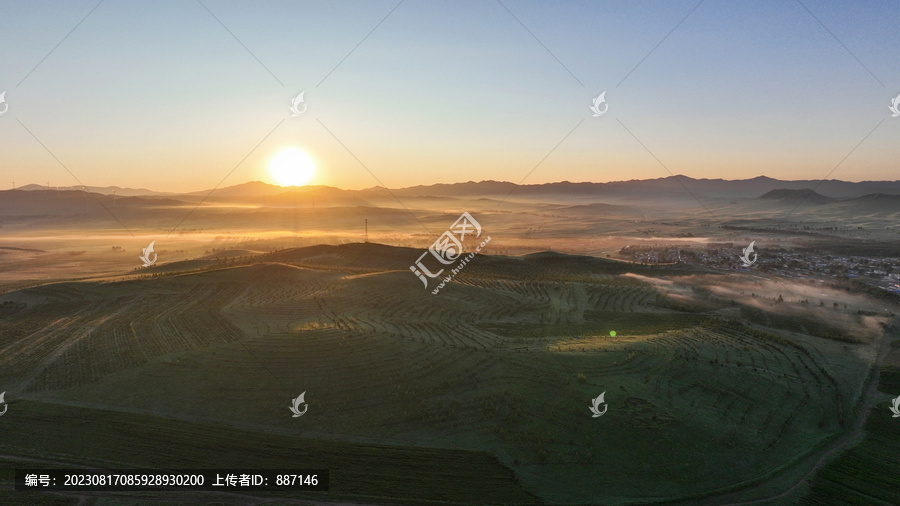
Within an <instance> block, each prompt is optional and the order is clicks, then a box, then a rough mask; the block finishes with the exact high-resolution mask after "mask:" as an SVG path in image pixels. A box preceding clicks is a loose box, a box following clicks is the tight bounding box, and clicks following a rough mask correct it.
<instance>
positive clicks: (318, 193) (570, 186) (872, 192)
mask: <svg viewBox="0 0 900 506" xmlns="http://www.w3.org/2000/svg"><path fill="white" fill-rule="evenodd" d="M85 190H86V191H87V192H88V193H93V194H94V197H95V199H96V200H98V201H100V202H101V203H103V204H104V205H108V206H124V207H132V206H137V207H142V206H177V205H180V204H186V203H194V204H196V203H200V202H201V201H202V202H207V203H235V204H247V205H252V206H264V207H296V206H310V207H333V206H374V207H379V206H384V205H386V203H388V202H391V203H396V200H397V199H401V201H402V202H409V203H410V204H411V205H415V202H416V199H423V198H426V199H451V200H452V199H460V200H473V199H486V200H494V201H498V202H500V201H509V202H515V201H516V200H526V201H532V202H535V201H537V202H547V203H555V204H562V205H596V204H597V201H598V200H601V201H603V202H605V203H608V204H610V205H612V204H626V205H627V204H630V203H631V201H632V200H637V199H653V200H655V201H663V200H669V201H670V202H675V201H680V202H696V201H700V202H705V201H723V200H730V201H732V203H735V202H733V201H734V200H735V199H753V200H756V201H760V200H763V201H770V202H777V203H780V204H788V205H790V204H791V203H802V204H806V205H823V204H833V203H840V202H846V201H848V200H851V199H868V200H867V201H866V202H861V203H868V204H871V205H875V206H876V207H879V208H886V209H890V208H893V207H895V206H897V205H898V203H900V181H863V182H859V183H852V182H847V181H838V180H828V181H808V180H807V181H781V180H778V179H772V178H768V177H765V176H760V177H756V178H753V179H743V180H732V181H729V180H725V179H693V178H689V177H685V176H672V177H666V178H659V179H645V180H631V181H616V182H610V183H571V182H568V181H562V182H558V183H546V184H534V185H517V184H514V183H510V182H504V181H480V182H474V181H469V182H466V183H453V184H434V185H428V186H411V187H406V188H397V189H391V190H389V191H388V190H386V189H385V188H382V187H372V188H366V189H362V190H342V189H339V188H333V187H330V186H301V187H281V186H277V185H272V184H268V183H263V182H261V181H251V182H248V183H243V184H238V185H234V186H228V187H224V188H218V189H216V190H214V191H212V190H205V191H198V192H190V193H183V194H173V193H162V192H154V191H152V190H147V189H134V188H120V187H117V186H112V187H91V186H88V187H86V188H85ZM32 192H33V193H32ZM35 194H37V195H35ZM29 195H32V196H33V197H34V198H39V197H38V195H47V196H48V197H49V196H54V197H57V198H59V197H62V199H61V200H55V204H54V205H57V204H64V203H65V202H66V201H71V202H69V204H70V205H71V206H72V207H73V208H75V209H78V208H79V206H80V207H83V200H79V199H82V198H83V196H84V193H83V192H82V190H81V187H68V188H60V189H59V190H57V189H55V188H54V189H53V190H49V191H48V190H47V187H46V186H41V185H27V186H23V187H21V188H18V189H16V190H7V191H0V207H5V208H10V207H12V208H13V209H15V211H14V212H13V213H14V214H18V213H17V212H16V211H19V212H21V211H24V210H25V209H24V208H27V207H29V206H28V201H29V200H32V201H33V199H32V198H31V197H29ZM80 196H81V197H80ZM32 204H37V202H32ZM387 205H389V206H390V205H392V204H387ZM62 207H68V206H66V205H63V206H62Z"/></svg>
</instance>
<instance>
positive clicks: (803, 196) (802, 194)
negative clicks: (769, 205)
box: [759, 188, 835, 204]
mask: <svg viewBox="0 0 900 506" xmlns="http://www.w3.org/2000/svg"><path fill="white" fill-rule="evenodd" d="M759 198H760V199H765V200H781V201H782V202H806V203H809V204H828V203H830V202H834V201H835V199H833V198H831V197H826V196H825V195H822V194H819V193H816V192H815V191H813V190H810V189H809V188H803V189H802V190H788V189H780V190H772V191H770V192H767V193H765V194H763V195H760V196H759Z"/></svg>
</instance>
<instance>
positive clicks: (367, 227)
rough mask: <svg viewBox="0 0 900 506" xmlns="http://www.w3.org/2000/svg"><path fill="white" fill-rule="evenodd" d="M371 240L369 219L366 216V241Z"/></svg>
mask: <svg viewBox="0 0 900 506" xmlns="http://www.w3.org/2000/svg"><path fill="white" fill-rule="evenodd" d="M368 242H369V219H368V218H366V243H368Z"/></svg>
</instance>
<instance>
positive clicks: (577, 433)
mask: <svg viewBox="0 0 900 506" xmlns="http://www.w3.org/2000/svg"><path fill="white" fill-rule="evenodd" d="M351 246H352V247H351ZM410 251H412V252H413V253H415V251H414V250H408V249H405V248H389V247H385V246H382V245H364V244H357V245H348V246H338V247H333V246H327V247H316V248H306V249H301V250H290V251H286V252H279V253H276V254H266V255H261V256H258V257H247V258H243V259H241V260H240V261H237V262H234V263H229V264H228V265H227V266H224V265H223V264H221V263H216V264H215V265H214V266H212V267H209V268H206V269H205V270H201V271H199V272H190V273H183V274H179V273H177V272H169V273H166V274H165V275H162V276H159V277H154V278H149V279H132V280H129V281H121V282H106V283H97V282H82V283H62V284H54V285H45V286H41V287H36V288H30V289H27V290H21V291H18V292H10V293H7V294H4V295H3V296H2V297H0V299H2V300H4V301H9V302H10V303H11V304H8V306H9V307H12V304H15V305H16V306H15V307H16V310H15V311H10V312H8V314H7V313H0V352H2V353H0V381H2V384H3V385H7V386H6V388H7V390H8V392H7V399H10V400H14V399H23V398H24V399H27V401H21V404H22V406H23V407H21V408H20V406H18V405H11V413H10V414H9V415H7V416H6V417H4V419H3V420H0V422H3V423H4V424H6V423H7V422H8V421H9V420H20V419H19V418H17V417H26V418H25V423H24V425H16V427H18V428H17V429H16V430H18V431H20V432H19V433H18V436H17V437H15V438H6V439H5V441H4V442H3V443H2V445H3V446H2V447H3V448H4V451H5V453H7V454H9V455H26V456H31V457H34V456H39V457H41V458H49V457H52V458H53V459H61V460H66V461H79V462H84V463H86V464H95V465H96V463H97V462H99V461H106V460H108V461H114V462H117V463H120V464H122V465H126V466H168V467H173V466H175V465H176V464H178V465H184V464H182V463H183V462H185V461H183V460H180V459H182V458H184V459H188V458H190V459H193V460H192V461H191V462H192V463H193V464H192V465H195V466H203V465H219V463H221V462H224V461H223V458H224V459H226V460H227V458H226V457H222V454H220V453H219V451H220V450H219V449H217V448H224V449H230V450H229V452H228V453H229V454H232V453H233V454H234V455H241V456H242V457H241V458H242V459H244V460H245V461H246V462H258V465H260V466H262V467H266V466H271V467H279V466H280V465H281V464H283V463H285V462H289V461H290V460H286V459H291V458H296V456H297V455H298V454H302V455H304V456H308V458H311V459H312V458H322V459H326V458H332V457H331V456H332V455H333V454H334V452H338V451H337V450H334V451H332V450H331V449H329V448H331V447H327V444H335V445H339V446H340V445H352V444H360V445H363V447H364V448H363V447H361V449H360V450H359V451H360V452H362V454H363V456H365V452H367V451H369V450H367V449H366V448H369V447H370V446H371V445H376V444H378V445H389V448H388V449H387V450H384V451H386V452H388V451H397V452H400V453H399V454H402V452H403V451H408V452H411V453H410V454H409V456H408V457H403V459H407V458H408V459H410V462H411V464H410V468H416V467H420V468H421V469H420V471H421V472H422V473H424V474H429V475H430V474H435V476H433V477H432V480H438V481H428V480H425V479H424V478H423V479H421V480H418V481H420V482H421V485H422V486H421V487H420V488H416V489H415V490H414V492H413V493H412V495H407V494H406V493H405V492H402V491H401V488H400V487H398V486H396V482H391V481H390V480H387V479H385V480H383V481H384V483H381V484H378V483H374V482H369V481H359V480H355V479H354V480H351V481H353V482H354V483H355V484H354V485H352V486H351V485H347V486H348V487H351V488H347V489H340V490H337V491H336V493H337V492H340V493H346V494H348V495H350V496H367V497H368V496H372V497H381V498H384V500H386V501H389V502H390V501H394V502H396V501H400V500H410V501H413V502H416V501H417V500H419V499H421V498H425V497H430V498H437V499H440V500H447V501H450V500H452V501H460V502H469V503H473V504H481V503H485V502H488V503H504V502H509V503H518V502H523V501H525V502H528V501H531V500H533V499H534V498H535V497H537V498H540V500H543V501H547V502H550V503H579V504H581V503H602V504H610V503H622V504H624V503H646V502H655V501H660V500H676V501H678V500H681V501H694V500H698V499H702V498H706V499H708V500H711V501H714V498H715V497H716V495H717V494H721V493H725V492H734V491H736V490H738V491H739V490H743V489H745V488H747V489H748V490H749V487H750V486H755V485H758V484H759V483H761V482H765V481H766V480H768V479H769V478H770V477H772V476H774V475H775V474H778V475H785V474H791V473H793V472H794V470H793V467H792V466H793V465H794V463H796V462H797V461H798V460H800V459H802V458H803V457H804V456H807V455H811V454H814V453H815V452H816V451H819V450H820V449H821V448H822V446H823V444H824V443H825V442H828V441H830V440H833V439H834V438H835V437H836V436H837V435H839V434H841V433H843V432H844V431H845V430H847V427H848V425H849V421H850V420H851V418H852V412H853V409H854V407H855V406H856V404H857V402H858V400H859V398H860V393H861V391H862V389H863V386H864V379H865V378H866V377H867V374H868V371H869V369H870V366H871V363H872V354H873V350H874V347H875V346H877V342H875V341H872V340H860V342H853V343H845V342H841V341H837V340H833V339H824V338H820V337H813V336H809V335H804V334H801V333H798V332H787V331H784V330H783V329H780V328H778V327H777V325H778V324H779V321H780V320H779V319H777V318H771V319H762V318H757V319H753V320H746V319H744V318H743V317H742V316H741V311H740V308H739V307H734V306H732V305H731V304H728V303H727V302H724V301H723V300H720V299H718V298H716V297H714V296H712V295H696V294H695V295H691V296H687V295H684V294H683V293H682V292H684V293H687V292H685V290H683V286H684V284H685V283H688V284H690V283H697V282H698V281H697V279H699V278H695V277H691V276H687V274H689V273H688V272H686V271H684V270H683V268H682V267H679V266H675V267H672V268H666V267H656V268H654V269H649V268H641V267H639V266H629V264H625V263H621V262H612V261H608V260H601V259H590V258H587V257H568V256H565V255H559V254H555V253H547V254H539V255H531V256H528V257H524V258H512V257H487V256H479V257H477V258H476V259H475V260H473V261H472V262H471V263H470V264H469V265H468V266H467V267H466V269H465V271H464V272H463V274H460V275H459V276H458V277H457V279H456V280H455V281H454V282H453V283H450V284H449V285H448V286H447V287H445V289H444V290H442V291H441V293H440V294H439V295H438V296H434V295H432V294H431V293H430V292H428V291H426V290H424V289H423V287H422V285H421V283H420V282H419V281H418V280H417V279H416V278H415V276H413V275H411V274H410V273H409V272H408V264H409V263H410V262H411V261H412V260H414V259H415V256H408V253H409V252H410ZM635 269H641V270H640V272H641V273H642V274H643V277H641V276H633V275H631V274H629V273H628V271H629V270H631V271H634V270H635ZM697 272H699V271H696V270H695V271H693V272H692V273H691V274H696V273H697ZM716 276H718V277H715V276H714V277H713V278H714V279H720V278H725V276H721V275H716ZM704 279H708V278H704ZM692 293H693V292H692ZM696 293H697V294H703V293H706V292H704V291H702V290H698V291H696ZM698 297H706V298H705V299H701V298H698ZM766 325H775V326H766ZM611 331H616V335H615V336H614V337H613V336H612V335H611V333H610V332H611ZM304 391H305V392H306V401H307V402H308V403H309V411H308V413H307V414H306V415H304V416H303V417H302V418H292V417H291V416H290V412H289V411H288V405H289V404H290V399H291V398H293V397H296V396H297V395H298V394H299V393H300V392H304ZM601 392H606V394H605V399H606V402H607V403H608V412H607V413H606V414H605V415H604V416H602V417H600V418H592V417H591V413H590V411H589V410H588V406H589V405H590V402H591V399H592V398H595V397H597V396H598V395H599V394H600V393H601ZM37 401H40V402H37ZM73 403H74V404H75V405H77V406H80V407H81V408H91V410H88V411H89V412H90V413H101V412H102V413H103V414H102V416H104V417H105V416H110V417H113V418H112V419H114V420H118V419H117V418H115V416H118V415H115V416H114V415H112V414H110V413H109V412H117V413H120V414H122V415H121V416H123V417H126V418H123V419H122V420H125V419H127V420H131V421H132V422H133V423H134V424H136V425H134V427H133V431H132V428H131V425H127V424H126V425H125V426H124V429H123V430H125V432H124V433H123V435H121V436H119V435H105V436H103V437H100V436H97V434H101V433H95V432H94V431H95V430H96V427H97V426H99V427H103V425H102V424H101V425H97V424H99V422H95V421H93V418H92V417H93V416H94V415H84V416H89V419H90V420H92V421H91V422H90V423H80V422H77V417H74V415H72V416H69V415H66V417H63V418H64V419H65V420H68V421H70V422H71V423H69V424H68V425H66V423H60V419H59V417H57V416H55V415H51V414H50V413H53V412H58V413H68V411H66V410H68V409H71V408H68V407H63V406H68V405H72V404H73ZM56 406H58V407H59V411H55V410H56ZM13 408H15V409H13ZM32 411H33V414H31V415H29V414H28V413H30V412H32ZM16 413H22V414H16ZM79 416H82V415H79ZM100 416H101V415H97V417H100ZM128 417H130V418H128ZM173 419H177V420H178V422H176V421H173ZM132 422H128V423H129V424H131V423H132ZM15 423H17V424H19V423H20V422H18V421H17V422H15ZM122 423H124V422H122ZM171 424H174V425H171ZM176 429H177V431H180V432H182V434H181V435H180V436H178V437H181V438H182V439H179V440H178V441H184V442H185V443H184V444H187V445H188V446H187V447H188V448H193V449H192V450H191V451H190V452H188V453H184V454H179V453H178V451H180V450H178V451H176V453H175V454H173V456H172V457H171V458H172V459H173V460H172V461H171V462H170V461H169V460H168V459H169V457H167V455H168V452H160V453H153V452H152V451H151V450H150V448H162V447H165V448H169V447H171V446H172V445H173V444H182V442H178V441H170V440H168V439H166V438H169V437H175V436H170V435H166V431H170V432H171V431H175V430H176ZM129 431H132V432H129ZM82 433H83V434H82ZM92 434H94V435H93V436H92ZM138 435H139V437H138ZM94 437H97V438H99V439H93V440H92V439H91V438H94ZM209 438H212V439H209ZM254 438H258V439H259V441H260V442H259V445H258V446H256V447H253V448H256V450H254V449H252V448H250V447H247V446H243V445H245V441H254V440H255V439H254ZM285 438H286V439H285ZM56 439H66V441H65V442H64V443H60V445H59V449H58V451H57V452H56V453H54V451H53V449H52V448H51V446H53V440H56ZM70 439H71V440H70ZM79 441H82V442H85V441H94V443H95V444H92V447H94V450H91V451H87V449H84V448H82V446H83V445H85V444H87V443H82V442H79ZM129 441H130V442H131V443H130V444H132V445H135V444H137V443H135V441H138V442H139V444H137V446H136V447H135V448H133V449H131V450H129V449H127V448H126V447H127V446H128V444H129ZM285 441H287V442H285ZM314 441H321V444H322V445H326V446H316V445H315V444H314V443H313V442H314ZM338 442H340V444H339V443H338ZM326 443H327V444H326ZM146 445H149V446H146ZM282 446H286V447H288V448H289V449H290V451H286V450H284V449H283V448H282ZM214 447H215V448H214ZM301 447H303V448H306V449H305V450H300V448H301ZM341 448H344V446H341ZM347 448H349V447H347ZM426 449H427V450H426ZM82 450H84V451H82ZM185 451H187V450H185ZM379 451H382V450H379ZM457 451H465V452H474V453H459V454H457V453H454V452H457ZM91 452H94V453H91ZM104 452H107V453H104ZM329 452H332V453H329ZM340 452H344V453H341V455H345V458H346V459H348V460H347V462H349V459H350V457H349V455H350V454H352V453H353V452H352V451H350V450H346V449H342V450H340ZM340 452H338V453H340ZM418 452H424V453H418ZM429 452H433V453H429ZM447 452H449V453H447ZM151 454H152V455H151ZM399 454H398V455H399ZM189 455H191V456H192V457H188V456H189ZM404 455H405V454H404ZM455 456H460V457H459V458H460V460H459V462H463V461H466V460H467V459H474V460H473V466H474V463H475V462H481V461H479V460H478V459H488V460H484V461H483V462H482V463H480V464H478V465H477V466H475V467H473V471H472V472H475V473H476V474H477V475H478V476H479V479H482V480H487V481H481V482H479V481H478V479H475V478H471V477H470V476H471V475H470V474H466V473H468V472H469V471H468V470H460V471H453V472H451V473H450V474H449V475H446V473H437V472H435V471H434V468H433V467H432V468H430V467H429V466H431V465H432V464H428V462H430V460H429V459H434V461H443V460H444V459H449V460H446V462H447V465H448V466H450V467H449V468H448V469H451V468H453V466H455V465H456V464H454V460H453V459H455V458H457V457H455ZM487 456H492V457H493V458H495V459H496V460H491V457H487ZM361 458H362V457H361ZM366 458H368V457H366ZM372 459H373V460H370V461H366V460H365V459H363V461H361V462H356V463H353V464H349V463H346V462H345V461H344V460H341V459H340V458H338V457H334V460H332V461H330V462H333V463H334V464H333V467H331V468H332V472H333V473H337V472H339V471H340V472H343V471H341V470H345V469H349V470H350V471H352V472H354V473H355V472H362V471H357V470H358V469H369V467H367V466H372V468H374V467H377V464H375V463H373V462H375V460H374V457H372ZM416 459H421V460H416ZM276 462H280V463H281V464H279V466H276V465H275V463H276ZM323 462H324V461H323ZM416 462H425V463H424V464H416ZM185 463H186V462H185ZM243 465H250V464H246V463H245V464H243ZM254 465H257V464H254ZM397 465H398V466H400V467H396V468H394V469H393V471H391V469H390V468H389V467H385V469H384V471H385V472H389V474H391V475H392V476H394V477H395V478H397V479H400V478H399V477H402V476H403V475H404V474H405V473H407V471H406V470H405V469H406V467H403V466H402V465H400V464H399V463H398V464H397ZM404 465H405V464H404ZM329 466H330V465H329ZM360 466H361V467H360ZM504 466H506V467H505V468H504ZM326 467H328V466H326ZM506 468H508V469H510V470H511V471H512V472H513V473H514V476H515V478H513V477H512V475H510V474H508V472H507V471H506ZM429 470H430V471H429ZM463 471H465V472H463ZM348 472H349V471H348ZM410 472H412V471H410ZM797 472H799V471H797ZM504 473H506V474H504ZM335 476H337V475H335V474H333V478H332V482H333V483H336V482H337V481H338V480H337V479H336V478H335ZM379 476H380V475H379ZM416 476H420V475H416ZM441 480H449V481H441ZM491 480H497V483H498V485H497V486H496V488H494V485H493V484H492V483H493V481H491ZM468 481H471V483H472V485H471V487H470V489H466V490H457V491H453V489H454V487H456V486H457V485H455V484H458V483H461V482H468ZM392 483H393V484H392ZM517 483H518V484H521V488H519V486H518V485H517ZM462 488H465V487H462ZM487 488H490V489H491V491H490V492H486V491H485V489H487ZM429 489H433V490H435V491H442V490H445V492H440V494H444V495H432V496H428V495H427V494H426V492H427V491H428V490H429ZM523 490H525V491H527V492H523ZM437 493H438V492H435V494H437ZM748 493H749V492H748ZM416 494H418V495H416ZM753 494H756V492H752V493H751V495H750V496H749V497H750V498H754V497H757V496H756V495H753Z"/></svg>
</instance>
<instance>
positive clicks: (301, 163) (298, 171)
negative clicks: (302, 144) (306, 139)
mask: <svg viewBox="0 0 900 506" xmlns="http://www.w3.org/2000/svg"><path fill="white" fill-rule="evenodd" d="M269 173H271V174H272V177H273V178H274V179H275V182H276V183H278V184H279V185H281V186H303V185H305V184H306V183H308V182H309V181H310V180H311V179H312V178H313V176H314V175H315V173H316V164H315V163H313V161H312V158H310V157H309V155H307V154H306V153H304V152H303V151H302V150H299V149H297V148H287V149H282V150H281V151H279V152H278V154H277V155H275V156H273V157H272V160H270V161H269Z"/></svg>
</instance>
